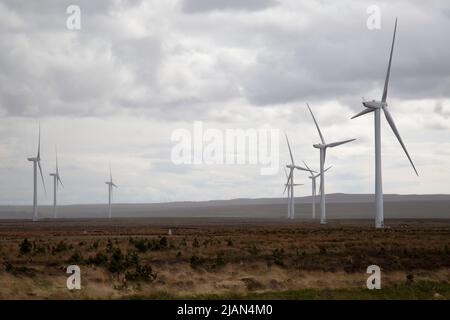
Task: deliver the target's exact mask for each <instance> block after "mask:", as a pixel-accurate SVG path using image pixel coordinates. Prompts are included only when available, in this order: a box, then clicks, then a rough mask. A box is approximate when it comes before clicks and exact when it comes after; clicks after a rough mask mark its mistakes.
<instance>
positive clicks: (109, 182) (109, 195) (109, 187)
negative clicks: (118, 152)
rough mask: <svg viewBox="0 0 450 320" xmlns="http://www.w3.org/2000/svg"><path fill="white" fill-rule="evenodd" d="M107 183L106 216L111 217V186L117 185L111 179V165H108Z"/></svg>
mask: <svg viewBox="0 0 450 320" xmlns="http://www.w3.org/2000/svg"><path fill="white" fill-rule="evenodd" d="M105 183H106V184H107V185H108V218H109V219H111V197H112V188H113V187H115V188H117V186H116V185H115V184H114V182H113V180H112V172H111V167H109V181H107V182H105Z"/></svg>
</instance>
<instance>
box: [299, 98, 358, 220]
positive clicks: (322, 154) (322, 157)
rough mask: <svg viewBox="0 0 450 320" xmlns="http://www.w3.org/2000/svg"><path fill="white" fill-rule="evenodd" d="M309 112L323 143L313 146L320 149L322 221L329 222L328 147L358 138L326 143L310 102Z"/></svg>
mask: <svg viewBox="0 0 450 320" xmlns="http://www.w3.org/2000/svg"><path fill="white" fill-rule="evenodd" d="M306 105H307V106H308V109H309V112H310V113H311V116H312V118H313V120H314V124H315V125H316V128H317V131H318V132H319V136H320V141H321V143H317V144H314V145H313V147H314V148H316V149H319V150H320V223H321V224H326V223H327V216H326V210H325V170H324V167H325V157H326V153H327V148H334V147H337V146H339V145H341V144H344V143H348V142H351V141H354V140H356V139H350V140H344V141H338V142H332V143H328V144H327V143H325V140H324V138H323V136H322V132H320V128H319V125H318V124H317V121H316V118H315V117H314V114H313V112H312V111H311V108H310V107H309V105H308V104H306Z"/></svg>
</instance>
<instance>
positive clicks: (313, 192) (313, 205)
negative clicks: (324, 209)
mask: <svg viewBox="0 0 450 320" xmlns="http://www.w3.org/2000/svg"><path fill="white" fill-rule="evenodd" d="M303 163H304V165H305V167H306V168H307V169H308V171H309V172H310V173H311V175H310V176H309V178H310V179H311V185H312V193H311V202H312V218H313V219H316V179H317V178H318V177H320V172H319V173H318V174H314V172H315V171H313V170H311V169H310V168H309V167H308V165H307V164H306V162H305V161H303ZM329 169H331V166H330V167H328V168H326V169H325V170H324V171H323V172H327V171H328V170H329Z"/></svg>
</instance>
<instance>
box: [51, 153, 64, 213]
mask: <svg viewBox="0 0 450 320" xmlns="http://www.w3.org/2000/svg"><path fill="white" fill-rule="evenodd" d="M55 151H56V170H55V173H50V176H52V177H53V218H55V219H56V193H57V190H58V182H59V184H60V185H61V187H63V183H62V181H61V177H60V176H59V168H58V150H55Z"/></svg>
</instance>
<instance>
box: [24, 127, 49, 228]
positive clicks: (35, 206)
mask: <svg viewBox="0 0 450 320" xmlns="http://www.w3.org/2000/svg"><path fill="white" fill-rule="evenodd" d="M28 161H32V162H33V221H37V220H38V203H37V167H39V172H40V174H41V179H42V186H43V187H44V192H45V193H47V191H46V190H45V183H44V175H43V174H42V167H41V125H39V137H38V151H37V155H36V157H32V158H28Z"/></svg>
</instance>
